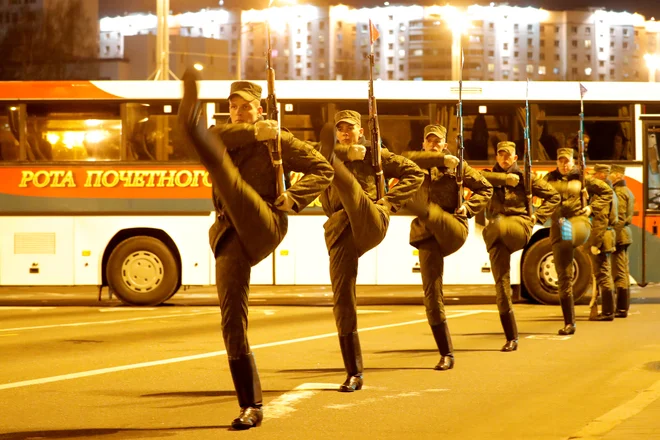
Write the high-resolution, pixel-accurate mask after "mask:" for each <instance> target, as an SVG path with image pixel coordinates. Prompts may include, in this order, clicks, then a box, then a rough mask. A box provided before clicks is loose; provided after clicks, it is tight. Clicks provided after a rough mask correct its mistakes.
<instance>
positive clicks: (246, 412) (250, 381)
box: [229, 353, 264, 430]
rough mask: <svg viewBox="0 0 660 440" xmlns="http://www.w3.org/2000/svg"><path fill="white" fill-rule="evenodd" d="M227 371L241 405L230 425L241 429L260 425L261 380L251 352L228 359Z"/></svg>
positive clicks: (261, 416) (261, 417)
mask: <svg viewBox="0 0 660 440" xmlns="http://www.w3.org/2000/svg"><path fill="white" fill-rule="evenodd" d="M229 371H231V377H232V379H233V380H234V388H235V389H236V396H237V397H238V404H239V405H240V407H241V413H240V414H239V416H238V417H237V418H235V419H234V420H233V421H232V422H231V427H232V428H234V429H237V430H243V429H250V428H254V427H256V426H259V425H261V421H262V420H263V417H264V416H263V412H262V410H261V401H262V397H261V382H260V381H259V373H258V372H257V365H256V364H255V362H254V356H253V355H252V353H248V354H245V355H243V356H241V357H240V358H238V359H229Z"/></svg>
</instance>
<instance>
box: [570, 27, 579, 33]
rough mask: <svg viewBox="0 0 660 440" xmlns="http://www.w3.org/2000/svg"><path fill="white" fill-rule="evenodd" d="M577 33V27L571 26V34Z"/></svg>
mask: <svg viewBox="0 0 660 440" xmlns="http://www.w3.org/2000/svg"><path fill="white" fill-rule="evenodd" d="M577 31H578V29H577V26H571V32H572V33H574V34H577Z"/></svg>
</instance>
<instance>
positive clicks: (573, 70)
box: [571, 67, 578, 75]
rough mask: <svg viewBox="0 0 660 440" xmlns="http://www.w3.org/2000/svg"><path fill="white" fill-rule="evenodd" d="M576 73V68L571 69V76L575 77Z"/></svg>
mask: <svg viewBox="0 0 660 440" xmlns="http://www.w3.org/2000/svg"><path fill="white" fill-rule="evenodd" d="M577 72H578V69H577V67H573V68H572V69H571V73H572V74H573V75H577Z"/></svg>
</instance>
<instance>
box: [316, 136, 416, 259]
mask: <svg viewBox="0 0 660 440" xmlns="http://www.w3.org/2000/svg"><path fill="white" fill-rule="evenodd" d="M359 143H360V144H361V145H363V146H365V147H366V148H367V152H366V154H365V156H364V159H362V160H355V161H349V160H348V158H347V157H346V155H345V153H346V151H347V148H346V147H343V146H341V145H337V146H336V148H335V154H336V156H337V158H338V159H340V160H342V161H343V162H344V165H346V168H348V170H349V171H350V172H351V173H352V174H353V175H354V176H355V179H356V180H357V181H358V183H359V184H360V186H361V187H362V190H363V191H364V192H365V193H366V194H367V195H368V196H369V198H370V199H371V200H373V201H374V202H375V201H377V200H376V171H375V170H374V168H373V166H372V165H371V160H372V156H371V143H370V142H368V141H367V140H366V139H365V138H364V137H362V138H361V139H360V141H359ZM380 156H381V160H382V164H383V174H384V175H385V179H386V180H387V179H391V178H396V179H398V183H397V184H396V185H394V186H393V187H392V188H390V190H389V191H387V194H386V195H385V196H384V197H383V198H384V199H385V200H387V202H389V203H390V204H391V205H392V212H397V211H398V210H399V209H400V208H401V205H402V204H403V202H405V201H406V200H408V199H409V198H410V197H412V195H413V194H414V193H415V191H417V189H418V188H419V186H420V185H421V184H422V181H423V180H424V175H423V173H422V170H420V169H419V167H418V166H417V165H415V164H414V163H413V162H411V161H409V160H408V159H406V158H404V157H403V156H399V155H398V154H394V153H391V152H390V151H389V150H388V149H387V148H382V149H381V155H380ZM320 199H321V205H322V206H323V211H324V212H325V214H326V215H327V216H328V221H327V222H326V223H325V225H324V228H325V241H326V245H327V246H328V249H330V247H331V246H332V245H333V244H334V243H335V242H336V241H337V239H338V238H339V236H340V235H341V234H342V232H344V229H346V227H347V226H348V225H349V221H348V215H347V214H346V211H344V208H343V206H342V204H341V201H340V200H339V196H338V194H337V189H336V188H334V187H333V186H329V187H328V188H327V189H326V190H325V191H324V192H323V194H321V197H320Z"/></svg>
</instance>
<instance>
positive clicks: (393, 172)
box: [381, 148, 424, 212]
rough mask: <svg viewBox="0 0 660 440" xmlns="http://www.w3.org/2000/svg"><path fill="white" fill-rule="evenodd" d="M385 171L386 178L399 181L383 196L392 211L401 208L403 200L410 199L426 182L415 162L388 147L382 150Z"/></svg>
mask: <svg viewBox="0 0 660 440" xmlns="http://www.w3.org/2000/svg"><path fill="white" fill-rule="evenodd" d="M381 159H382V161H383V173H384V174H385V178H387V179H390V178H392V177H395V178H397V179H398V180H399V182H398V183H397V184H396V185H394V186H393V187H392V188H391V189H390V191H389V192H388V193H387V194H386V195H385V197H383V198H384V199H385V200H386V201H387V202H388V203H389V204H390V205H392V211H393V212H397V211H398V210H399V209H401V205H402V204H403V202H405V201H406V200H408V199H409V198H410V197H412V195H413V194H414V193H415V191H417V189H419V187H420V186H421V185H422V182H424V172H423V171H422V170H421V169H420V168H419V167H418V166H417V165H415V164H414V162H412V161H410V160H408V159H406V158H405V157H403V156H400V155H398V154H393V153H391V152H390V151H389V150H387V149H386V148H383V149H382V150H381Z"/></svg>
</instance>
